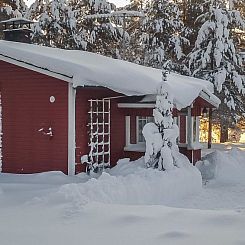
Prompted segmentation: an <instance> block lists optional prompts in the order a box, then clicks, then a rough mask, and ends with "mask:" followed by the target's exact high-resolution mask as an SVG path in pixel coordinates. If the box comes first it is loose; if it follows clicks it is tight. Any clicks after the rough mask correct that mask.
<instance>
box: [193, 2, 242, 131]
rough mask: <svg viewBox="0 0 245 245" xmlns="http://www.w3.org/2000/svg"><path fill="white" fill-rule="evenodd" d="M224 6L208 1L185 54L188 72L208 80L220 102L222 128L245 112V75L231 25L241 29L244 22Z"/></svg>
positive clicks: (237, 13) (237, 14) (222, 3)
mask: <svg viewBox="0 0 245 245" xmlns="http://www.w3.org/2000/svg"><path fill="white" fill-rule="evenodd" d="M226 6H227V5H226V3H224V2H221V3H219V2H218V1H215V2H213V1H211V4H210V8H209V11H208V12H206V13H204V14H202V15H201V16H200V17H199V18H198V19H199V20H201V21H202V23H203V24H202V26H201V28H200V30H199V32H198V36H197V40H196V42H195V47H194V49H193V50H192V52H191V53H190V54H189V68H190V70H191V72H192V75H193V76H195V77H198V78H203V79H206V80H209V81H211V82H212V83H213V84H214V87H215V92H216V94H217V95H218V96H219V98H220V99H221V101H222V105H221V107H220V111H219V117H220V123H221V127H222V128H223V125H226V126H228V125H229V124H230V123H232V122H234V121H235V120H236V119H237V118H238V116H239V115H241V114H242V113H244V112H245V104H244V93H245V77H244V75H243V74H242V73H243V70H242V69H243V68H242V64H241V59H240V57H239V55H238V53H237V50H236V44H235V43H234V40H233V37H232V29H233V28H234V26H236V27H237V28H244V27H245V23H244V21H243V20H242V18H241V16H240V14H239V12H238V11H234V10H230V9H228V8H227V7H226ZM226 129H227V127H226Z"/></svg>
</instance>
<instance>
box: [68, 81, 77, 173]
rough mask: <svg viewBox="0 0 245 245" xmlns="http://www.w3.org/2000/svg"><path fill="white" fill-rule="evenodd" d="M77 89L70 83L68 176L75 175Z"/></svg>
mask: <svg viewBox="0 0 245 245" xmlns="http://www.w3.org/2000/svg"><path fill="white" fill-rule="evenodd" d="M75 101H76V89H75V88H73V85H72V83H68V175H75V147H76V143H75V106H76V103H75Z"/></svg>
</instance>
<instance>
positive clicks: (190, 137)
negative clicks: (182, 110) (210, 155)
mask: <svg viewBox="0 0 245 245" xmlns="http://www.w3.org/2000/svg"><path fill="white" fill-rule="evenodd" d="M187 110H188V111H187V127H186V128H187V132H186V133H187V148H188V149H190V148H192V142H193V127H192V116H191V106H188V108H187Z"/></svg>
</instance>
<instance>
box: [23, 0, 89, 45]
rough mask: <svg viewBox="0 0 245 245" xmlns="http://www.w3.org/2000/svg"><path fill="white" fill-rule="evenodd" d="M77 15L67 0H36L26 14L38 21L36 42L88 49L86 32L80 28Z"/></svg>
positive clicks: (35, 28) (34, 35)
mask: <svg viewBox="0 0 245 245" xmlns="http://www.w3.org/2000/svg"><path fill="white" fill-rule="evenodd" d="M76 15H77V12H75V11H73V8H72V7H71V6H70V5H69V2H68V1H66V0H52V1H49V0H36V1H35V2H34V3H33V4H32V5H31V7H30V9H29V11H28V13H27V15H26V16H27V17H28V18H30V19H34V20H36V21H37V22H36V23H35V24H34V34H33V41H34V43H38V44H40V45H45V46H51V47H58V48H65V49H86V45H87V42H86V34H85V33H84V31H83V30H81V29H80V30H78V28H77V19H76Z"/></svg>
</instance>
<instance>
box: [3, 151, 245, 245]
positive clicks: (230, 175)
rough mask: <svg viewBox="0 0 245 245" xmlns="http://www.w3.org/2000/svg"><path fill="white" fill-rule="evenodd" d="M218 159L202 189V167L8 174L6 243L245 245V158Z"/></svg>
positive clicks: (230, 154)
mask: <svg viewBox="0 0 245 245" xmlns="http://www.w3.org/2000/svg"><path fill="white" fill-rule="evenodd" d="M213 159H215V172H214V173H215V179H210V180H207V181H204V186H203V188H202V189H201V188H200V186H199V177H198V176H199V174H198V172H197V170H196V169H189V170H183V171H182V172H179V171H176V172H172V173H168V174H165V175H164V174H163V175H161V174H162V173H159V172H157V171H151V170H150V171H148V170H147V172H145V170H144V169H142V168H141V163H140V162H138V163H136V164H135V165H132V163H131V165H129V164H128V163H127V162H122V163H121V165H120V164H119V166H118V167H117V168H115V169H113V170H112V171H110V175H109V174H108V173H105V174H104V175H103V176H102V177H101V178H100V179H99V180H95V179H93V180H91V181H88V182H85V178H84V175H80V176H76V177H67V176H65V175H63V174H61V173H58V172H51V173H43V174H35V175H27V176H26V175H25V176H20V175H11V174H0V244H1V245H49V244H50V245H51V244H52V245H54V244H55V245H56V244H57V245H63V244H69V245H73V244H74V245H75V244H88V245H93V244H96V245H97V244H100V245H104V244H106V245H114V244H118V245H121V244H122V245H124V244H125V245H131V244H132V245H149V244H152V245H158V244H159V245H160V244H161V245H162V244H170V245H171V244H173V245H178V244H182V245H186V244H188V245H190V244H191V245H192V244H193V245H194V244H198V245H207V244H211V245H219V244H222V245H224V244H225V245H226V244H227V245H233V244H234V245H241V244H243V245H244V244H245V234H244V227H245V178H244V177H245V152H243V151H239V150H232V151H226V152H218V153H215V154H214V155H213ZM152 177H154V180H152ZM190 179H191V180H192V182H191V181H189V180H190ZM172 180H173V181H172ZM183 182H184V184H183ZM191 183H194V184H195V185H196V186H192V185H191ZM148 184H149V185H148ZM161 190H164V192H161ZM159 195H160V196H161V197H159ZM156 204H157V205H156Z"/></svg>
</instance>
